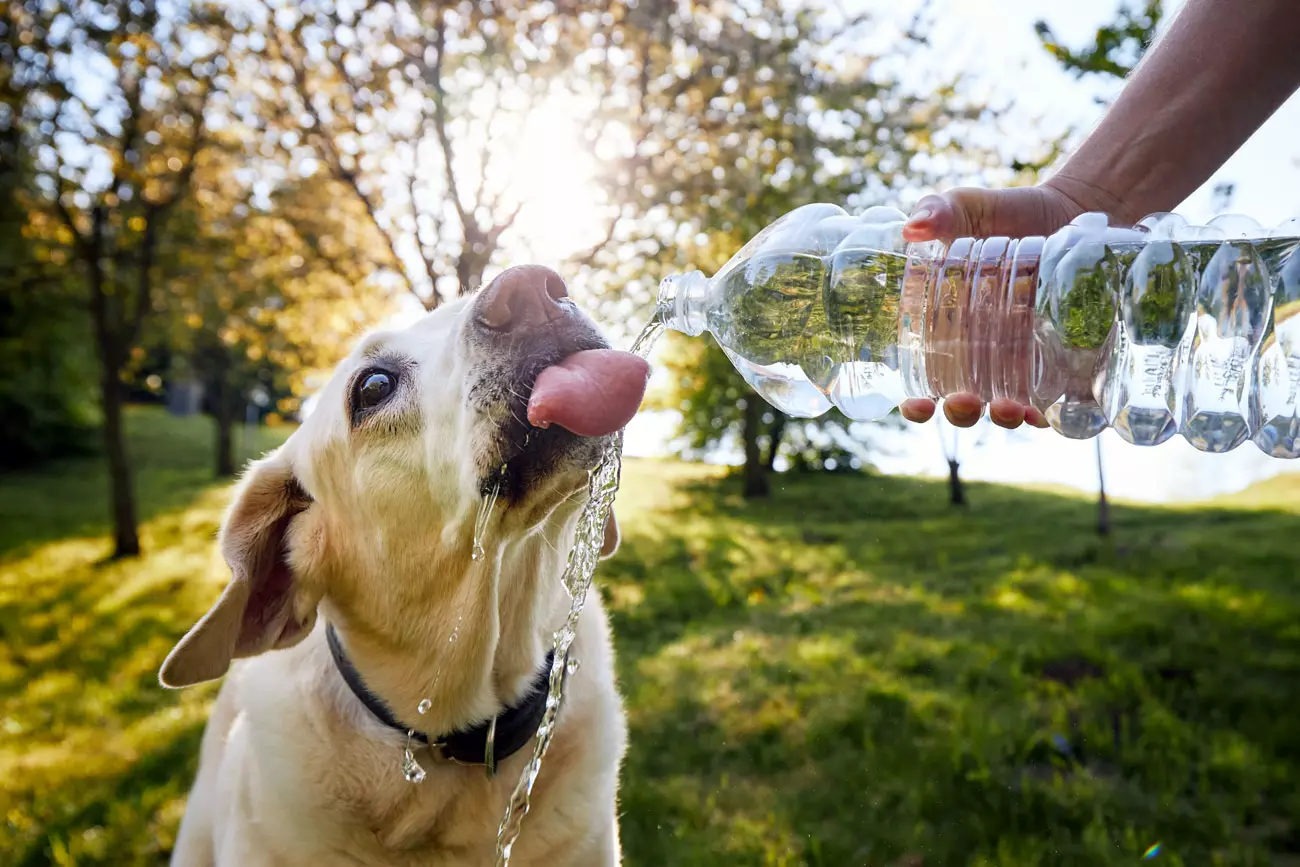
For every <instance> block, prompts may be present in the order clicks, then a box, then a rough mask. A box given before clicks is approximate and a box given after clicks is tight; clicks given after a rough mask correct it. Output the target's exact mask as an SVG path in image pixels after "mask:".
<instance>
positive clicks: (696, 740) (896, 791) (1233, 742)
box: [602, 467, 1300, 865]
mask: <svg viewBox="0 0 1300 867" xmlns="http://www.w3.org/2000/svg"><path fill="white" fill-rule="evenodd" d="M647 469H648V468H647ZM638 473H645V474H646V475H650V474H651V473H648V472H647V471H646V469H640V470H638V469H637V468H635V467H633V469H632V472H631V473H630V474H629V475H630V481H631V482H632V485H633V486H635V485H638V484H643V483H644V482H641V481H640V478H639V476H638ZM676 491H677V495H676V497H674V498H667V499H662V500H661V501H660V502H659V503H657V504H655V505H653V506H651V507H647V508H642V509H640V510H636V509H635V508H634V510H633V512H632V514H628V513H627V511H626V510H625V512H624V515H623V516H622V517H623V527H624V531H625V537H624V548H623V550H622V551H621V552H620V554H619V555H618V557H617V558H616V559H615V560H613V561H611V562H610V563H609V564H607V565H606V567H605V568H604V569H603V572H602V581H603V582H604V583H605V586H606V593H607V597H608V598H609V601H610V607H611V610H612V612H613V618H614V626H615V634H616V636H617V637H618V646H619V652H620V666H621V669H620V671H621V678H622V684H623V688H624V690H625V692H626V694H627V695H628V698H629V710H630V715H631V724H632V734H631V741H630V743H631V747H630V754H629V758H628V763H627V767H626V773H625V786H624V796H623V806H624V814H623V833H624V841H625V846H626V851H627V853H628V863H630V864H657V863H673V864H713V863H728V864H732V863H735V864H749V863H752V864H805V863H807V864H835V865H840V864H870V865H891V864H897V863H923V864H925V865H947V864H962V865H965V864H997V865H1013V864H1014V865H1019V864H1040V863H1041V864H1052V865H1076V864H1077V865H1095V864H1109V863H1125V864H1127V863H1132V862H1133V861H1134V860H1137V859H1138V858H1139V857H1140V856H1141V854H1142V852H1143V851H1145V850H1146V849H1147V847H1148V846H1150V845H1152V844H1153V843H1155V842H1156V841H1163V843H1164V852H1165V854H1164V855H1163V856H1162V857H1163V858H1164V859H1165V860H1166V861H1167V862H1168V863H1186V864H1210V863H1217V864H1286V863H1300V861H1297V862H1288V861H1287V860H1285V859H1287V858H1297V857H1298V856H1300V828H1298V827H1297V823H1296V817H1297V816H1300V797H1298V796H1297V794H1296V793H1297V790H1300V722H1297V720H1296V714H1295V713H1294V711H1292V710H1291V707H1292V705H1293V704H1294V703H1295V700H1296V698H1297V694H1296V693H1297V688H1296V684H1297V683H1298V682H1300V630H1298V629H1297V627H1296V624H1297V623H1300V581H1298V580H1297V579H1296V577H1295V576H1296V575H1297V574H1298V573H1300V569H1297V566H1300V551H1297V550H1296V549H1295V548H1294V546H1293V545H1292V544H1291V543H1290V540H1291V539H1293V538H1295V537H1296V534H1297V531H1300V516H1297V515H1296V514H1293V513H1290V512H1286V511H1282V510H1270V511H1264V510H1257V511H1237V510H1226V509H1207V510H1188V509H1184V510H1166V509H1142V508H1133V507H1124V508H1119V509H1117V510H1116V512H1115V516H1114V517H1115V523H1116V526H1117V528H1118V530H1117V533H1116V537H1115V539H1114V540H1109V541H1107V540H1099V539H1097V537H1096V536H1095V535H1094V534H1093V533H1092V529H1091V527H1092V516H1093V515H1092V505H1091V504H1090V503H1088V502H1086V501H1079V500H1073V499H1070V498H1068V497H1061V496H1054V495H1051V494H1043V493H1033V492H1026V491H1017V490H1013V489H1006V488H998V487H994V486H982V485H976V486H972V489H971V491H970V494H971V500H972V502H973V504H974V505H973V507H972V508H971V509H969V510H953V509H950V508H949V507H948V506H947V504H946V491H945V488H944V486H943V485H942V484H939V483H934V484H931V483H928V482H918V481H915V480H905V479H890V478H875V477H861V476H856V477H843V478H824V477H822V478H816V477H814V478H805V479H799V478H786V479H783V480H782V481H781V483H779V484H778V490H777V491H776V492H775V494H774V496H773V498H772V499H771V500H770V501H768V502H759V503H753V502H746V501H744V500H743V499H741V498H740V497H739V488H738V487H737V485H736V484H735V482H734V481H733V480H729V479H728V480H724V481H721V482H719V481H717V480H715V479H704V480H698V479H690V478H685V479H683V480H679V481H678V482H677V485H676ZM918 859H919V860H918Z"/></svg>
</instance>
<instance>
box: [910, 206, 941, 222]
mask: <svg viewBox="0 0 1300 867" xmlns="http://www.w3.org/2000/svg"><path fill="white" fill-rule="evenodd" d="M933 217H934V210H933V209H931V208H922V209H921V210H919V211H915V212H913V214H912V216H910V217H908V218H907V224H908V225H909V226H914V225H916V224H917V223H924V222H925V221H926V220H929V219H931V218H933Z"/></svg>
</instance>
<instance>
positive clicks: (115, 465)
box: [99, 347, 140, 559]
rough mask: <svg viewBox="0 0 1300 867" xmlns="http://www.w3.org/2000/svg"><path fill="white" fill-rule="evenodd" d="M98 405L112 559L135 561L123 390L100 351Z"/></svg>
mask: <svg viewBox="0 0 1300 867" xmlns="http://www.w3.org/2000/svg"><path fill="white" fill-rule="evenodd" d="M100 349H101V351H100V379H99V384H100V391H99V398H100V404H101V407H102V409H103V412H104V428H103V431H104V457H105V458H107V460H108V483H109V506H110V508H111V509H112V511H113V557H114V558H115V559H117V558H122V557H135V556H137V555H138V554H139V553H140V535H139V533H138V532H137V531H136V519H135V490H134V485H133V480H132V478H131V461H130V457H129V456H128V454H127V451H126V437H125V436H124V434H123V430H122V386H121V384H120V383H119V382H118V377H117V369H116V365H114V364H112V362H111V361H109V360H108V359H105V358H104V355H105V354H106V353H105V352H104V351H103V349H104V348H103V347H101V348H100Z"/></svg>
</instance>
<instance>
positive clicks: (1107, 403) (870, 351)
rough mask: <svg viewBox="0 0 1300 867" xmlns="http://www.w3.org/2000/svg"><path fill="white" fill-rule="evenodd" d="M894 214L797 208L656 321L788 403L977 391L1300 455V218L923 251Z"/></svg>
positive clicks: (1062, 426)
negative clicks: (713, 349) (710, 346)
mask: <svg viewBox="0 0 1300 867" xmlns="http://www.w3.org/2000/svg"><path fill="white" fill-rule="evenodd" d="M905 221H906V217H905V216H904V215H903V214H902V213H901V212H899V211H896V210H894V209H892V208H870V209H868V210H867V211H865V212H864V213H862V214H860V215H858V216H850V215H849V214H848V213H846V212H845V211H844V210H843V209H841V208H839V207H838V206H836V205H829V204H815V205H806V206H804V207H802V208H798V209H796V210H794V211H792V212H790V213H789V214H787V215H786V216H784V217H782V218H781V219H779V220H777V221H776V222H775V223H773V224H772V225H770V226H768V227H767V228H766V229H764V230H763V231H762V232H760V233H759V234H758V235H757V236H755V237H754V238H753V240H751V241H750V242H749V243H748V244H746V245H745V246H744V248H742V249H741V250H740V252H738V253H737V254H736V255H735V256H733V257H732V258H731V260H730V261H728V262H727V264H726V265H724V266H723V267H722V269H721V270H720V271H718V273H717V274H715V275H713V277H706V276H705V275H704V274H702V273H700V272H698V271H694V272H691V273H687V274H682V275H678V276H673V277H669V278H667V279H665V280H664V281H663V283H662V284H661V285H660V289H659V302H658V310H657V314H656V315H657V316H658V318H660V319H661V320H662V321H663V322H664V324H665V325H666V326H667V327H669V328H672V329H675V330H677V331H681V332H683V333H685V334H689V335H699V334H702V333H704V332H705V331H708V332H710V333H711V334H712V335H713V336H714V338H715V339H717V341H718V343H719V344H720V345H721V346H722V348H723V350H724V351H725V352H726V353H727V357H728V358H730V359H731V362H732V363H733V364H734V365H735V367H736V369H737V370H738V371H739V372H740V373H741V375H742V376H744V378H745V379H746V381H747V382H749V384H750V385H751V386H753V388H754V389H755V390H756V391H758V393H759V394H761V395H762V396H763V397H764V398H765V399H766V400H767V401H768V402H769V403H771V404H772V405H773V406H775V407H777V408H778V409H780V410H782V411H784V412H786V413H789V414H790V415H793V416H797V417H805V418H810V417H814V416H818V415H821V414H822V413H825V412H827V411H829V410H830V409H831V407H837V408H838V409H839V410H840V411H842V412H843V413H844V414H845V415H846V416H848V417H849V418H852V419H858V420H872V419H877V418H881V417H882V416H884V415H886V414H888V413H889V412H890V411H891V410H893V409H894V408H895V407H896V406H897V405H898V404H899V403H900V402H902V401H903V400H904V399H907V398H912V397H926V398H943V397H946V396H948V395H951V394H956V393H961V392H966V393H971V394H976V395H979V396H980V397H981V398H982V399H983V400H985V401H989V400H993V399H997V398H1009V399H1011V400H1015V401H1017V402H1019V403H1022V404H1026V405H1033V406H1035V407H1037V408H1038V409H1039V410H1041V411H1042V412H1043V413H1044V415H1045V416H1046V418H1047V420H1048V422H1049V423H1050V424H1051V426H1052V427H1053V428H1054V429H1055V430H1056V431H1058V432H1059V433H1061V434H1063V435H1064V436H1067V437H1072V438H1077V439H1084V438H1088V437H1093V436H1096V435H1097V434H1098V433H1100V432H1101V431H1102V430H1103V429H1105V428H1106V427H1107V426H1110V427H1113V428H1115V430H1116V431H1117V432H1118V433H1119V434H1120V436H1122V437H1124V439H1126V440H1128V441H1129V442H1132V443H1136V444H1138V445H1156V444H1159V443H1162V442H1164V441H1166V440H1168V439H1169V438H1170V437H1172V436H1174V435H1175V434H1176V433H1181V434H1182V435H1183V436H1184V437H1185V438H1186V439H1187V440H1188V441H1189V442H1190V443H1191V444H1192V445H1193V446H1195V447H1196V448H1198V449H1201V450H1202V451H1208V452H1225V451H1229V450H1230V449H1234V448H1236V447H1237V446H1238V445H1240V444H1241V443H1243V442H1245V441H1246V440H1248V439H1249V440H1252V441H1253V442H1254V443H1255V444H1256V445H1257V446H1258V447H1259V448H1260V449H1261V450H1263V451H1264V452H1266V453H1267V454H1270V455H1273V456H1276V457H1287V458H1293V457H1297V456H1300V405H1298V404H1297V399H1298V398H1300V316H1298V315H1297V314H1300V253H1297V248H1298V247H1300V220H1292V221H1290V222H1289V223H1286V224H1284V225H1283V226H1281V227H1279V228H1277V229H1274V230H1271V231H1269V230H1265V229H1263V228H1261V227H1260V226H1259V225H1258V224H1256V223H1254V222H1253V221H1251V220H1248V219H1246V218H1243V217H1236V216H1223V217H1218V218H1216V219H1215V220H1213V221H1211V222H1210V223H1209V224H1208V225H1206V226H1193V225H1189V224H1188V223H1187V222H1186V221H1185V220H1183V219H1182V218H1180V217H1178V216H1177V215H1174V214H1157V215H1154V216H1151V217H1147V218H1146V219H1144V220H1142V221H1141V222H1139V223H1138V224H1137V225H1136V226H1132V227H1120V226H1112V225H1110V222H1109V220H1108V219H1107V217H1106V215H1104V214H1084V215H1082V216H1080V217H1079V218H1078V219H1076V220H1075V221H1074V222H1073V223H1071V224H1070V225H1069V226H1066V227H1064V228H1063V229H1061V230H1060V231H1058V232H1057V233H1055V234H1054V235H1052V236H1051V237H1048V238H1042V237H1029V238H986V239H973V238H962V239H958V240H956V241H954V242H953V243H952V244H950V245H945V244H942V243H939V242H929V243H925V244H913V245H907V244H905V243H904V241H903V237H902V228H903V224H904V222H905Z"/></svg>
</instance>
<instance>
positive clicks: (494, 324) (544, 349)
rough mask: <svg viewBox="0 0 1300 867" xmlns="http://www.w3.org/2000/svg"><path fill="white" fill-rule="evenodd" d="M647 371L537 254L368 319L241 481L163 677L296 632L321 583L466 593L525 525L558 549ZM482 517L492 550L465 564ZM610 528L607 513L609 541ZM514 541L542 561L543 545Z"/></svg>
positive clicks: (354, 601) (389, 596)
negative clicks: (192, 614)
mask: <svg viewBox="0 0 1300 867" xmlns="http://www.w3.org/2000/svg"><path fill="white" fill-rule="evenodd" d="M646 373H647V368H646V366H645V364H644V362H642V361H641V360H640V359H639V358H636V357H635V356H631V355H628V354H627V353H619V352H614V351H612V350H610V349H609V345H608V343H607V342H606V340H605V339H604V337H603V336H602V335H601V334H600V332H599V330H598V329H597V328H596V326H595V325H594V324H593V323H592V322H591V321H590V320H589V319H588V318H587V317H586V316H584V315H583V314H582V313H581V312H580V311H579V310H578V309H577V307H576V306H575V305H574V304H573V302H572V301H571V300H570V299H569V298H568V297H567V292H566V290H565V286H564V282H563V280H562V279H561V278H560V276H559V275H558V274H556V273H555V272H553V271H550V270H549V269H545V268H540V267H536V266H524V267H519V268H512V269H510V270H508V271H506V272H504V273H502V274H501V275H500V276H499V277H497V279H496V280H494V281H493V282H492V283H491V284H490V285H489V286H488V287H487V288H486V289H484V290H483V291H482V292H481V293H479V295H478V296H476V297H474V298H469V299H462V300H460V301H457V302H455V303H453V304H449V305H446V306H444V307H441V308H439V309H437V310H435V311H434V312H432V313H430V314H428V315H427V316H426V317H424V318H423V319H421V320H420V321H418V322H416V323H415V324H414V325H412V326H410V327H409V328H406V329H404V330H401V331H390V332H381V333H375V334H372V335H370V336H369V337H367V338H366V339H364V340H363V341H362V342H361V343H360V344H359V345H358V346H357V347H356V349H355V350H354V351H353V352H352V354H351V355H350V356H349V357H348V358H347V360H345V361H344V362H343V363H342V364H341V365H339V367H338V369H337V370H336V371H335V373H334V375H333V376H332V378H331V379H330V381H329V383H328V384H327V385H326V386H325V388H324V389H323V390H322V391H321V392H320V394H319V396H318V401H317V406H316V409H315V410H314V411H313V413H312V414H311V416H310V417H309V418H308V419H307V420H306V421H305V422H304V423H303V425H302V426H301V427H300V428H299V429H298V430H297V431H295V432H294V434H293V435H292V436H291V437H290V438H289V440H288V441H287V442H286V443H285V444H284V445H283V446H282V447H281V448H280V449H279V450H277V451H276V452H274V453H272V454H271V455H269V456H268V457H266V458H264V459H262V460H261V461H259V462H257V463H256V464H254V465H253V467H252V468H251V469H250V471H249V473H248V474H247V475H246V476H245V478H244V480H243V481H242V483H241V485H240V487H239V490H238V491H237V493H236V496H235V500H234V503H233V505H232V507H231V510H230V512H229V514H228V516H227V518H226V522H225V525H224V526H223V529H222V538H221V547H222V553H223V555H224V556H225V558H226V561H227V562H228V563H229V564H230V567H231V570H232V573H233V579H232V581H231V582H230V584H229V586H228V587H227V588H226V591H225V592H224V594H223V595H222V597H221V598H220V599H219V600H218V602H217V603H216V604H215V605H214V607H213V608H212V610H210V611H209V612H208V614H207V615H206V616H205V617H204V618H203V619H202V620H201V621H200V622H199V623H198V624H197V625H196V626H195V627H194V628H193V629H192V630H191V631H190V633H189V634H188V635H186V636H185V638H184V639H183V640H182V641H181V642H180V644H178V645H177V647H176V649H175V650H173V651H172V654H171V655H170V656H169V657H168V659H167V661H166V662H165V663H164V665H163V669H162V673H161V678H162V681H163V683H164V684H166V685H168V686H184V685H187V684H192V683H197V682H199V681H203V680H210V679H213V678H216V677H220V676H221V675H222V674H224V673H225V671H226V669H227V667H228V666H229V663H230V661H231V660H232V659H234V658H238V657H245V656H251V655H254V654H257V653H261V652H262V651H265V650H269V649H272V648H279V647H287V646H290V645H292V644H295V643H297V642H298V641H300V640H301V639H302V638H303V637H305V636H306V635H307V634H308V633H309V632H310V631H311V629H312V626H313V624H314V623H315V619H316V609H317V605H318V604H319V603H320V601H321V600H322V599H323V598H324V599H327V600H329V601H331V602H332V603H333V604H334V605H335V606H336V607H337V608H341V609H343V610H350V609H365V610H369V611H370V612H371V619H372V620H375V621H379V620H382V619H383V618H384V617H385V616H386V614H387V613H388V612H385V611H384V610H383V605H385V604H389V601H390V600H393V599H399V600H402V601H401V604H403V605H405V606H407V608H409V607H410V606H411V605H417V606H418V605H419V604H425V605H430V606H432V605H437V604H439V602H440V601H442V600H440V598H439V594H443V596H444V599H445V597H446V595H448V594H451V593H452V592H458V593H459V591H456V590H455V588H456V586H457V582H458V581H459V582H461V583H465V582H464V581H462V578H463V576H465V575H467V574H470V573H472V572H473V571H474V569H475V568H478V569H479V570H480V572H481V571H482V570H483V569H484V568H488V567H489V566H490V565H491V563H493V562H495V563H496V564H497V568H498V570H499V569H500V565H499V561H500V558H501V557H502V556H505V555H504V554H503V551H504V550H505V549H506V548H510V547H511V546H514V549H519V548H520V547H521V546H520V544H519V543H520V542H521V540H526V539H528V538H530V537H537V538H538V539H539V540H540V542H541V543H542V545H543V547H545V548H548V549H550V550H552V551H554V553H555V554H556V557H557V558H558V557H559V555H560V551H559V550H558V549H559V548H560V547H561V543H562V542H565V541H567V540H568V538H570V536H566V529H567V530H568V531H571V530H572V523H573V518H574V517H576V514H577V510H578V509H579V508H580V507H581V505H582V504H583V503H584V502H585V500H586V487H587V479H588V474H589V472H590V471H591V470H592V469H593V468H594V467H595V466H596V465H597V464H598V463H599V461H600V459H601V457H602V455H603V454H604V452H605V451H606V450H607V449H608V448H609V447H610V445H611V442H612V440H613V438H614V437H616V436H617V435H618V431H619V430H621V428H622V427H623V425H625V424H626V423H627V421H628V419H630V417H631V416H632V414H633V413H634V412H635V411H636V408H637V406H638V405H639V403H640V399H641V396H642V393H643V391H644V388H645V379H646ZM493 497H495V498H496V507H495V509H493V510H492V511H491V512H490V513H489V514H488V515H486V516H482V517H481V516H480V511H481V507H482V506H483V504H484V502H485V501H490V500H491V499H492V498H493ZM483 520H486V523H487V525H488V526H487V530H486V542H487V543H488V546H489V551H488V552H487V553H486V554H485V555H484V557H483V558H482V559H483V560H484V561H486V562H485V563H484V564H473V563H472V560H473V559H474V558H473V553H472V551H473V547H472V546H473V536H474V528H475V524H476V522H482V521H483ZM617 541H618V530H617V526H616V525H615V524H614V521H613V518H612V516H611V519H610V523H609V525H608V526H607V527H606V538H605V546H604V553H606V554H608V553H611V552H612V550H613V549H614V547H615V546H616V545H617ZM494 545H495V547H493V546H494ZM534 547H535V548H536V547H537V546H534ZM520 556H525V557H526V558H529V559H528V560H527V562H528V563H529V564H530V567H529V568H531V569H532V570H533V571H536V567H537V565H538V559H539V555H537V554H536V553H535V552H533V553H529V554H526V555H520ZM553 559H554V558H553ZM562 565H563V561H562V560H557V561H555V562H550V561H548V562H547V564H546V568H555V569H557V570H558V568H559V567H561V566H562ZM480 577H481V576H480ZM493 580H496V579H495V578H493ZM459 595H461V596H463V595H464V594H463V593H460V594H459ZM374 625H375V626H376V627H377V628H382V625H381V624H378V623H376V624H374Z"/></svg>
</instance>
